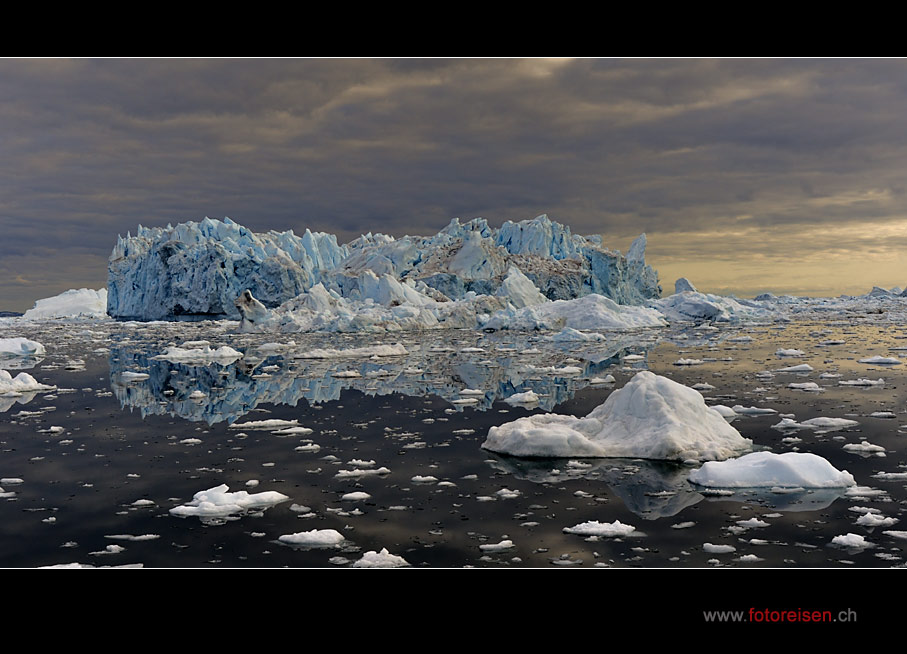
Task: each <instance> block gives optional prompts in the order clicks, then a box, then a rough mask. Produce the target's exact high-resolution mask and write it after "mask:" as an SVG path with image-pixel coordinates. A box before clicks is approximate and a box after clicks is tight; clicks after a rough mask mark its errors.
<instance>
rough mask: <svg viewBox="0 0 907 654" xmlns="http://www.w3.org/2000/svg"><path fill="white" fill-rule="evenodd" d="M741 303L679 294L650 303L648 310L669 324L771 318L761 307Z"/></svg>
mask: <svg viewBox="0 0 907 654" xmlns="http://www.w3.org/2000/svg"><path fill="white" fill-rule="evenodd" d="M677 281H678V282H680V281H681V280H677ZM682 286H683V285H681V287H682ZM744 302H745V301H742V300H738V299H737V298H732V297H724V296H721V295H713V294H711V293H700V292H699V291H694V290H682V291H681V290H678V292H677V293H674V295H669V296H668V297H666V298H662V299H660V300H653V301H651V302H649V306H651V307H654V308H655V309H658V310H659V311H661V312H662V313H663V314H664V315H665V317H666V318H667V319H668V321H670V322H678V321H680V322H683V321H693V322H698V321H702V320H711V321H715V322H738V321H740V320H752V319H760V318H766V317H769V316H770V315H771V312H770V311H769V310H768V309H767V308H765V307H763V306H762V305H759V304H757V303H752V302H746V303H744Z"/></svg>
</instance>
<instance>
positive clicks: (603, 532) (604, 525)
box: [564, 520, 636, 538]
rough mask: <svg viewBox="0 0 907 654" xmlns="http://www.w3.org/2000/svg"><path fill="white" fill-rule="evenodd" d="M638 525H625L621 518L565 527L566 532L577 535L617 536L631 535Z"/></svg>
mask: <svg viewBox="0 0 907 654" xmlns="http://www.w3.org/2000/svg"><path fill="white" fill-rule="evenodd" d="M634 531H636V527H634V526H633V525H625V524H623V523H622V522H621V521H620V520H615V521H614V522H599V521H597V520H591V521H589V522H583V523H580V524H578V525H574V526H573V527H564V533H565V534H576V535H577V536H599V537H602V538H615V537H619V536H629V535H630V534H632V533H633V532H634Z"/></svg>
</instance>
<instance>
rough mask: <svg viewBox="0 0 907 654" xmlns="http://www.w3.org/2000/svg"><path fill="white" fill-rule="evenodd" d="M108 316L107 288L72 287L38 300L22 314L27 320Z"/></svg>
mask: <svg viewBox="0 0 907 654" xmlns="http://www.w3.org/2000/svg"><path fill="white" fill-rule="evenodd" d="M106 317H107V289H106V288H102V289H99V290H97V291H94V290H92V289H90V288H80V289H70V290H68V291H64V292H63V293H60V294H59V295H55V296H53V297H46V298H43V299H41V300H37V301H36V302H35V306H34V308H32V309H29V310H28V311H26V312H25V313H24V314H23V315H22V318H23V319H25V320H38V319H44V318H106Z"/></svg>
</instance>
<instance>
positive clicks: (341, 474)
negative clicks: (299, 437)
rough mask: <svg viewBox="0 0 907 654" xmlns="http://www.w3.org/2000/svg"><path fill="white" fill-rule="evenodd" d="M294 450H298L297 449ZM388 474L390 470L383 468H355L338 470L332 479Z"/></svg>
mask: <svg viewBox="0 0 907 654" xmlns="http://www.w3.org/2000/svg"><path fill="white" fill-rule="evenodd" d="M296 449H297V450H298V449H299V448H296ZM390 472H391V471H390V469H389V468H385V467H384V466H381V467H380V468H375V469H367V468H366V469H363V468H356V469H355V470H338V471H337V474H335V475H334V477H335V478H337V479H354V478H357V477H371V476H380V475H389V474H390Z"/></svg>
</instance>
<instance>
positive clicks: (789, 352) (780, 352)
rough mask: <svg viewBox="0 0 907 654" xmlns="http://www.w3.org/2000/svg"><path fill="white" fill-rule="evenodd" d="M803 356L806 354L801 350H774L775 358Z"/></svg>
mask: <svg viewBox="0 0 907 654" xmlns="http://www.w3.org/2000/svg"><path fill="white" fill-rule="evenodd" d="M804 354H806V352H804V351H803V350H795V349H789V350H785V349H784V348H779V349H777V350H775V356H779V357H802V356H803V355H804Z"/></svg>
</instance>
